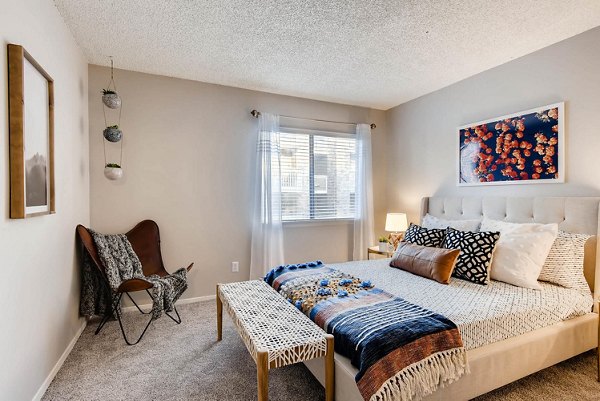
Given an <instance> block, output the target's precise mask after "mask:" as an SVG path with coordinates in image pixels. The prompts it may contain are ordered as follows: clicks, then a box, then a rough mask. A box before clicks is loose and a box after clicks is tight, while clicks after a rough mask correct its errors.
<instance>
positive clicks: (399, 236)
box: [388, 232, 404, 250]
mask: <svg viewBox="0 0 600 401" xmlns="http://www.w3.org/2000/svg"><path fill="white" fill-rule="evenodd" d="M403 239H404V233H403V232H400V233H390V235H388V240H389V243H390V244H392V246H393V249H394V250H396V248H397V247H398V244H399V243H400V241H402V240H403Z"/></svg>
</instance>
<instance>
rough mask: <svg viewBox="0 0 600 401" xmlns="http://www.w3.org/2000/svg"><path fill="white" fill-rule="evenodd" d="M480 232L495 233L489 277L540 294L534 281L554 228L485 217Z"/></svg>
mask: <svg viewBox="0 0 600 401" xmlns="http://www.w3.org/2000/svg"><path fill="white" fill-rule="evenodd" d="M481 230H483V231H499V232H500V240H499V241H498V245H497V247H496V248H497V249H496V253H495V254H494V261H493V262H492V273H491V277H492V279H494V280H498V281H504V282H505V283H508V284H512V285H516V286H518V287H524V288H533V289H536V290H540V289H541V288H542V287H541V286H540V284H539V283H538V281H537V280H538V277H539V276H540V272H541V271H542V267H543V266H544V262H545V261H546V257H547V256H548V253H549V252H550V248H552V244H553V243H554V240H555V239H556V236H557V234H558V224H536V223H508V222H505V221H499V220H491V219H488V218H486V217H484V218H483V221H482V222H481Z"/></svg>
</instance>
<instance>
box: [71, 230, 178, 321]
mask: <svg viewBox="0 0 600 401" xmlns="http://www.w3.org/2000/svg"><path fill="white" fill-rule="evenodd" d="M89 232H90V234H92V238H93V239H94V243H95V244H96V249H97V250H98V257H99V258H100V261H101V262H102V264H103V265H104V267H105V272H104V273H105V275H106V279H107V280H108V284H109V286H110V288H108V287H107V286H106V281H105V280H104V278H103V277H102V275H101V274H100V272H98V269H97V268H96V267H95V266H94V264H93V263H94V262H93V261H92V260H91V258H90V256H89V255H88V254H87V252H85V251H84V255H83V263H82V285H81V300H80V304H79V311H80V313H81V315H83V316H88V317H90V316H93V315H105V314H110V313H112V314H114V313H116V310H115V309H116V308H120V305H117V304H116V302H115V301H116V297H115V296H113V294H114V291H116V290H117V289H118V288H119V286H120V285H121V283H122V282H123V281H125V280H128V279H131V278H138V279H141V280H145V281H148V282H150V283H152V288H150V290H149V291H150V294H151V295H152V319H158V318H159V317H160V316H161V315H162V312H163V310H164V311H167V312H171V311H172V310H173V305H174V304H175V301H177V299H179V297H180V296H181V294H182V293H183V292H184V291H185V290H186V289H187V279H186V274H187V270H186V269H185V268H181V269H179V270H177V271H176V272H175V273H173V274H170V275H168V276H166V277H159V276H157V275H152V276H144V272H143V271H142V264H141V263H140V260H139V258H138V257H137V255H136V254H135V252H134V251H133V248H132V247H131V243H130V242H129V240H128V239H127V236H125V235H124V234H114V235H105V234H100V233H97V232H95V231H92V230H89ZM111 290H112V291H111ZM111 304H112V305H111Z"/></svg>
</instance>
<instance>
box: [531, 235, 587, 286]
mask: <svg viewBox="0 0 600 401" xmlns="http://www.w3.org/2000/svg"><path fill="white" fill-rule="evenodd" d="M590 237H591V235H587V234H575V233H567V232H564V231H559V232H558V237H556V240H555V241H554V244H553V245H552V248H551V249H550V253H549V254H548V257H547V258H546V263H544V268H543V269H542V272H541V273H540V277H539V278H538V280H541V281H548V282H550V283H554V284H558V285H560V286H563V287H566V288H574V289H576V290H578V291H580V292H582V293H584V294H590V292H591V291H590V286H589V285H588V283H587V281H586V280H585V275H584V274H583V257H584V250H585V243H586V241H587V240H588V239H589V238H590Z"/></svg>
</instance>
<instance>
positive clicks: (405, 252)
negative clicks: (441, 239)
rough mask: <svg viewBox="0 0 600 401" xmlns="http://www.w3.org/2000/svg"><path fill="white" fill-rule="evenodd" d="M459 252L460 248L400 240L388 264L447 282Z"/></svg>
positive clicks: (443, 282)
mask: <svg viewBox="0 0 600 401" xmlns="http://www.w3.org/2000/svg"><path fill="white" fill-rule="evenodd" d="M459 254H460V249H446V248H433V247H429V246H421V245H415V244H411V243H408V242H400V243H399V244H398V248H397V249H396V252H395V253H394V256H393V257H392V261H391V262H390V266H392V267H397V268H399V269H402V270H405V271H407V272H410V273H413V274H416V275H417V276H422V277H426V278H429V279H432V280H435V281H437V282H439V283H442V284H448V283H449V282H450V276H452V270H454V265H455V264H456V259H457V258H458V255H459Z"/></svg>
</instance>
